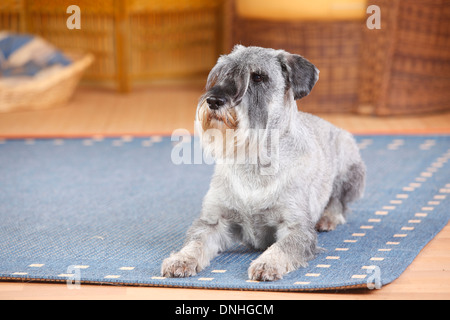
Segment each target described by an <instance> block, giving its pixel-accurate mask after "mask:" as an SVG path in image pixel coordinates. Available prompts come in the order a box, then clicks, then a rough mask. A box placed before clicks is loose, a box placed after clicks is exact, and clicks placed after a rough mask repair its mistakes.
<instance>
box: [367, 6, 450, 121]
mask: <svg viewBox="0 0 450 320" xmlns="http://www.w3.org/2000/svg"><path fill="white" fill-rule="evenodd" d="M369 2H370V3H369V4H376V5H378V6H379V7H380V9H381V29H380V30H368V29H365V31H364V45H363V48H364V50H363V51H362V58H361V88H360V97H359V98H360V107H359V108H358V111H359V112H360V113H365V114H376V115H394V114H412V113H423V112H430V111H439V110H448V109H449V108H450V1H448V0H377V1H373V0H371V1H369Z"/></svg>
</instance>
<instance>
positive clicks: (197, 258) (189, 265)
mask: <svg viewBox="0 0 450 320" xmlns="http://www.w3.org/2000/svg"><path fill="white" fill-rule="evenodd" d="M230 241H231V239H230V235H229V233H228V227H227V224H226V223H225V221H223V220H221V219H217V220H216V221H211V220H208V219H204V218H200V219H198V220H196V221H195V222H194V223H193V224H192V226H191V227H190V228H189V231H188V232H187V236H186V241H185V244H184V246H183V248H182V249H181V250H180V251H179V252H176V253H172V254H171V255H170V257H169V258H167V259H165V260H164V261H163V263H162V266H161V274H162V275H163V276H165V277H189V276H193V275H195V274H196V273H197V272H199V271H201V270H202V269H203V268H205V267H206V266H208V265H209V262H210V261H211V259H212V258H214V257H215V256H216V255H217V254H218V253H219V251H221V250H224V249H225V248H226V247H227V246H228V244H229V243H230Z"/></svg>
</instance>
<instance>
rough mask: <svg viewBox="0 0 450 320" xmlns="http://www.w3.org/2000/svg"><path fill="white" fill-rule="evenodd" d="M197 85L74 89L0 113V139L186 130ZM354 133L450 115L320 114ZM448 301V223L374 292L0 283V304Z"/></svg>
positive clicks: (417, 129)
mask: <svg viewBox="0 0 450 320" xmlns="http://www.w3.org/2000/svg"><path fill="white" fill-rule="evenodd" d="M201 93H202V88H201V86H199V85H197V84H192V85H190V86H186V85H184V86H173V85H153V86H150V87H142V88H139V89H137V90H135V91H134V92H133V93H132V94H130V95H121V94H117V93H114V92H112V91H110V90H107V89H93V88H89V87H80V88H79V89H78V90H77V91H76V94H75V95H74V97H73V99H72V100H71V101H70V102H69V103H68V105H66V106H65V107H61V108H56V109H50V110H42V111H27V112H25V111H24V112H15V113H7V114H1V113H0V138H14V137H72V136H92V135H101V136H110V135H146V134H152V133H156V134H169V135H170V134H171V132H172V131H173V130H174V129H177V128H185V129H188V130H189V131H191V132H192V131H193V128H194V126H193V125H194V122H193V120H194V114H195V108H196V104H197V101H198V97H199V96H200V94H201ZM320 116H322V117H323V118H325V119H327V120H328V121H330V122H332V123H334V124H335V125H337V126H340V127H342V128H344V129H347V130H349V131H351V132H354V133H411V134H412V133H450V111H449V112H446V113H440V114H432V115H426V116H405V117H389V118H375V117H370V116H354V115H320ZM428 298H429V299H450V225H447V226H446V227H445V228H444V229H443V230H442V231H441V232H440V233H439V234H438V235H437V236H436V238H435V239H433V240H432V241H431V242H430V243H429V244H428V245H427V246H426V247H425V248H424V249H423V250H422V252H421V253H420V254H419V255H418V256H417V258H416V259H415V260H414V262H413V263H412V264H411V265H410V266H409V267H408V269H407V270H406V271H405V272H404V273H403V274H402V275H401V276H400V278H399V279H397V280H395V281H394V282H393V283H391V284H389V285H387V286H385V287H383V288H382V289H380V290H362V291H346V292H339V293H295V292H252V291H228V290H206V289H178V288H144V287H116V286H95V285H82V286H81V288H80V289H78V290H69V289H68V288H67V287H66V285H64V284H38V283H13V282H1V283H0V299H221V300H223V299H271V300H275V299H428Z"/></svg>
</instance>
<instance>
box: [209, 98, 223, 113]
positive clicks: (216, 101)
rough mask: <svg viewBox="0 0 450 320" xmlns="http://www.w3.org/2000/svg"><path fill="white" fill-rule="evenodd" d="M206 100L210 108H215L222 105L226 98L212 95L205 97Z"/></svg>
mask: <svg viewBox="0 0 450 320" xmlns="http://www.w3.org/2000/svg"><path fill="white" fill-rule="evenodd" d="M206 102H207V103H208V105H209V108H210V109H212V110H217V109H219V108H220V107H222V106H223V105H224V104H225V103H226V102H227V100H226V99H225V98H221V97H215V96H212V97H209V98H208V99H206Z"/></svg>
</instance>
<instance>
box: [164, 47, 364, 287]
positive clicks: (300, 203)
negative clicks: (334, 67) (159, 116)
mask: <svg viewBox="0 0 450 320" xmlns="http://www.w3.org/2000/svg"><path fill="white" fill-rule="evenodd" d="M318 77H319V71H318V70H317V69H316V67H315V66H314V65H313V64H311V63H310V62H309V61H307V60H306V59H305V58H303V57H301V56H299V55H294V54H289V53H287V52H286V51H283V50H273V49H265V48H258V47H244V46H241V45H238V46H236V47H235V48H234V49H233V51H232V52H231V53H230V54H229V55H226V56H222V57H220V58H219V60H218V62H217V64H216V66H215V67H214V68H213V69H212V70H211V72H210V74H209V77H208V81H207V86H206V89H207V92H206V93H205V95H204V96H203V97H202V98H201V99H200V102H199V105H198V109H197V121H198V124H199V130H200V131H201V138H202V143H203V147H204V149H205V150H206V152H209V153H210V154H211V155H212V156H213V157H214V158H215V159H216V160H220V159H230V158H231V160H233V161H217V164H216V168H215V173H214V176H213V178H212V181H211V185H210V189H209V191H208V193H207V194H206V196H205V198H204V200H203V207H202V211H201V215H200V217H199V218H198V219H197V220H196V221H195V222H194V223H193V225H192V226H191V228H190V229H189V231H188V232H187V237H186V242H185V245H184V247H183V248H182V249H181V250H180V251H179V252H177V253H173V254H172V255H171V256H170V257H169V258H167V259H165V260H164V262H163V264H162V268H161V273H162V275H164V276H167V277H187V276H192V275H195V274H196V273H197V272H199V271H200V270H202V269H203V268H205V267H206V266H207V265H209V262H210V260H211V259H212V258H214V257H215V256H216V255H217V254H218V253H219V252H220V251H223V250H225V249H226V248H228V247H229V246H230V245H231V244H232V243H233V242H234V241H236V240H238V241H241V242H243V243H245V244H247V245H249V246H251V247H253V248H256V249H260V250H265V251H264V252H263V253H262V254H261V255H260V256H259V257H258V258H257V259H256V260H254V261H253V262H252V263H251V265H250V267H249V269H248V275H249V278H250V279H252V280H260V281H272V280H277V279H281V278H282V276H283V275H284V274H286V273H287V272H290V271H292V270H295V269H297V268H299V267H302V266H306V265H307V261H308V260H311V259H313V258H314V256H315V255H316V253H317V252H318V247H317V232H316V230H318V231H329V230H333V229H334V228H335V227H336V226H337V225H338V224H341V223H344V222H345V218H346V213H347V205H348V203H349V202H352V201H354V200H356V199H358V198H360V197H361V196H362V194H363V190H364V182H365V166H364V163H363V161H362V160H361V157H360V154H359V150H358V147H357V146H356V143H355V140H354V138H353V137H352V135H351V134H350V133H348V132H346V131H343V130H341V129H339V128H336V127H335V126H333V125H331V124H330V123H328V122H326V121H324V120H322V119H320V118H318V117H315V116H313V115H310V114H306V113H303V112H299V111H298V109H297V105H296V102H295V100H298V99H300V98H302V97H304V96H306V95H308V94H309V93H310V91H311V90H312V88H313V86H314V85H315V83H316V82H317V80H318ZM217 133H222V136H223V137H226V139H218V138H217V136H218V135H217ZM240 147H242V150H245V155H246V156H245V157H244V158H243V159H240V161H236V157H235V153H236V150H237V149H238V148H240ZM261 149H264V150H265V151H266V152H260V151H261ZM249 159H254V160H255V161H250V160H249Z"/></svg>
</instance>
